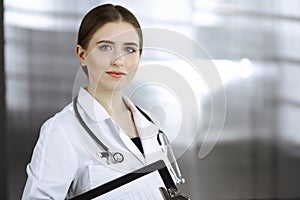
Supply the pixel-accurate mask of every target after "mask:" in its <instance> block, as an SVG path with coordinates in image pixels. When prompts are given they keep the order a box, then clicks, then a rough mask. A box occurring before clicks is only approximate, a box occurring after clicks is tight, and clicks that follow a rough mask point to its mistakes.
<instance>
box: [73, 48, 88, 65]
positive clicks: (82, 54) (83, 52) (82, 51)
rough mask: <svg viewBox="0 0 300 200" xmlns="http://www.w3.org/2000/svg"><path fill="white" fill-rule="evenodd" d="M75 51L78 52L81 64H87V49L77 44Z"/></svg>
mask: <svg viewBox="0 0 300 200" xmlns="http://www.w3.org/2000/svg"><path fill="white" fill-rule="evenodd" d="M75 53H76V56H77V59H78V61H79V62H80V65H81V66H86V64H85V59H86V50H85V49H84V48H82V46H81V45H79V44H77V45H76V47H75Z"/></svg>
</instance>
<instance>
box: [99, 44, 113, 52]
mask: <svg viewBox="0 0 300 200" xmlns="http://www.w3.org/2000/svg"><path fill="white" fill-rule="evenodd" d="M99 49H100V50H101V51H110V50H112V47H111V46H110V45H108V44H103V45H101V46H100V47H99Z"/></svg>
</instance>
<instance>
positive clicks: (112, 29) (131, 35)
mask: <svg viewBox="0 0 300 200" xmlns="http://www.w3.org/2000/svg"><path fill="white" fill-rule="evenodd" d="M101 40H111V41H114V42H136V43H137V44H138V41H139V36H138V34H137V31H136V30H135V28H134V27H133V26H132V25H131V24H130V23H127V22H110V23H106V24H105V25H104V26H102V27H100V28H99V29H98V30H97V31H96V32H95V34H94V35H93V37H92V39H91V43H93V44H95V43H97V42H98V41H101Z"/></svg>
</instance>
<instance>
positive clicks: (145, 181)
mask: <svg viewBox="0 0 300 200" xmlns="http://www.w3.org/2000/svg"><path fill="white" fill-rule="evenodd" d="M159 187H165V185H164V182H163V181H162V179H161V176H160V175H159V173H158V171H154V172H151V173H149V174H147V175H145V176H143V177H141V178H139V179H136V180H134V181H131V182H129V183H127V184H125V185H122V186H121V187H119V188H116V189H114V190H112V191H110V192H108V193H105V194H103V195H101V196H99V197H97V198H95V199H94V200H141V199H143V200H164V198H163V197H162V195H161V193H160V191H159Z"/></svg>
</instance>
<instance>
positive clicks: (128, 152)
mask: <svg viewBox="0 0 300 200" xmlns="http://www.w3.org/2000/svg"><path fill="white" fill-rule="evenodd" d="M124 101H125V103H126V104H127V106H128V107H129V108H130V110H131V112H132V114H133V118H134V122H135V125H136V127H137V131H138V134H139V137H140V138H141V142H142V145H143V149H144V155H142V153H141V152H140V151H139V149H138V148H137V146H136V145H135V144H134V143H133V142H132V140H131V138H129V137H128V136H127V135H126V134H125V133H124V132H123V131H122V130H121V128H120V127H119V126H118V125H117V124H116V123H115V122H114V121H113V120H112V119H111V117H110V116H109V115H108V113H107V112H106V110H105V109H104V108H103V107H102V106H101V104H99V103H98V102H97V101H96V100H95V99H94V98H93V97H92V96H91V95H90V94H89V93H88V92H87V91H86V90H85V89H84V88H80V90H79V93H78V109H79V112H80V114H81V117H82V118H83V120H84V121H85V123H86V124H87V125H88V127H89V128H90V129H91V130H92V131H93V132H94V134H95V135H96V136H97V137H98V138H99V139H100V140H101V141H102V142H103V143H104V144H105V145H106V146H107V147H108V148H109V149H110V151H111V152H121V153H122V154H123V155H124V161H123V162H122V163H119V164H110V165H107V163H106V159H105V158H100V157H99V152H102V151H103V150H102V149H101V147H99V145H98V144H96V142H95V141H94V140H93V139H91V137H90V136H89V135H88V133H87V132H86V131H85V129H84V128H83V127H82V126H81V125H80V123H79V122H78V120H77V118H76V115H75V112H74V109H73V103H71V104H69V105H67V106H66V107H65V108H64V109H63V110H62V111H61V112H59V113H57V114H56V115H55V116H53V117H52V118H50V119H49V120H47V121H46V122H45V123H44V124H43V126H42V128H41V132H40V136H39V139H38V141H37V144H36V146H35V148H34V151H33V154H32V158H31V162H30V163H29V164H28V165H27V168H26V171H27V175H28V179H27V182H26V185H25V188H24V191H23V196H22V199H24V200H25V199H26V200H27V199H55V200H59V199H65V198H72V197H74V196H77V195H79V194H81V193H84V192H85V191H88V190H90V189H92V188H95V187H97V186H99V185H102V184H104V183H106V182H108V181H111V180H113V179H116V178H118V177H120V176H122V175H125V174H127V173H129V172H132V171H134V170H136V169H139V168H141V167H143V166H146V165H148V164H150V163H153V162H155V161H157V160H161V159H163V160H165V161H167V159H166V158H167V157H166V154H164V153H163V151H162V148H161V146H159V144H158V141H157V134H158V127H157V126H156V125H154V124H153V123H151V122H150V121H149V120H147V119H146V118H145V116H143V115H142V114H141V113H140V112H139V111H138V110H137V108H136V107H135V105H134V104H133V103H132V102H131V101H130V100H129V99H128V98H126V97H124Z"/></svg>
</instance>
